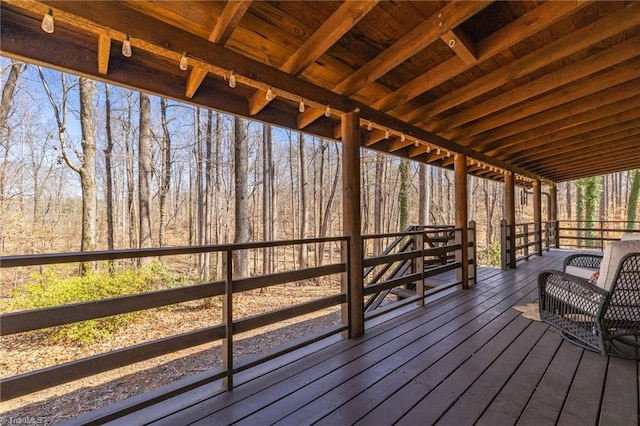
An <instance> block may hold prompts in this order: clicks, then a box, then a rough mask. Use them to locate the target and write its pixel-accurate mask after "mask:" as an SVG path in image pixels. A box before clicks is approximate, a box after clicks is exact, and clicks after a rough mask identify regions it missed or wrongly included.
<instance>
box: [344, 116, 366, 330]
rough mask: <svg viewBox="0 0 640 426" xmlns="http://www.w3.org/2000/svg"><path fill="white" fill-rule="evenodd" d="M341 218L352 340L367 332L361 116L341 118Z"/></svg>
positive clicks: (347, 318) (345, 317) (346, 314)
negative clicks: (347, 240) (345, 238)
mask: <svg viewBox="0 0 640 426" xmlns="http://www.w3.org/2000/svg"><path fill="white" fill-rule="evenodd" d="M342 217H343V223H344V233H345V235H346V236H348V237H350V238H351V242H350V244H349V259H350V264H349V271H348V272H347V275H348V279H347V282H345V280H344V279H343V282H342V290H343V291H344V292H347V293H348V294H349V300H348V301H347V303H348V305H349V308H348V309H347V310H346V311H345V310H343V321H344V320H347V321H348V324H349V337H358V336H361V335H362V334H363V333H364V312H363V299H362V287H363V285H364V284H363V282H364V278H363V274H364V269H363V260H362V256H363V255H362V227H361V218H360V114H359V113H358V112H349V113H346V114H343V115H342Z"/></svg>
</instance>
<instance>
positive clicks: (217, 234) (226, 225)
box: [0, 58, 640, 297]
mask: <svg viewBox="0 0 640 426" xmlns="http://www.w3.org/2000/svg"><path fill="white" fill-rule="evenodd" d="M0 69H1V72H2V99H1V102H2V104H1V110H0V130H1V132H2V143H1V147H0V216H1V217H2V218H3V219H2V223H0V247H1V249H0V251H1V253H2V254H3V255H10V254H31V253H49V252H73V251H88V250H105V249H118V248H137V247H140V248H142V247H165V246H181V245H201V244H224V243H231V242H241V241H275V240H282V239H297V238H308V237H324V236H338V235H341V222H340V221H341V214H342V213H341V212H342V207H341V197H340V194H341V164H340V162H341V155H340V152H341V146H340V144H339V142H336V141H333V140H327V139H320V138H317V137H314V136H311V135H306V134H302V133H298V132H294V131H291V130H286V129H280V128H275V127H272V126H270V125H264V124H262V123H259V122H255V121H251V120H247V119H241V118H237V117H233V116H230V115H227V114H223V113H220V112H217V111H211V110H205V109H202V108H199V107H196V106H193V105H188V104H185V103H181V102H176V101H173V100H168V99H163V98H159V97H156V96H151V95H147V94H143V93H140V92H137V91H133V90H130V89H126V88H121V87H116V86H110V85H107V84H104V83H100V82H95V81H92V80H90V79H87V78H82V77H80V78H79V77H76V76H72V75H68V74H64V73H60V72H58V71H53V70H48V69H44V68H40V67H37V66H34V65H27V64H23V63H18V62H13V61H9V60H8V59H5V58H2V60H1V62H0ZM361 182H362V219H363V224H362V226H363V229H362V231H363V234H380V233H388V232H398V231H400V230H402V229H404V228H405V227H406V226H407V225H411V224H422V225H444V224H452V223H453V217H454V211H453V208H452V206H453V174H452V172H450V171H448V170H445V169H441V168H436V167H431V166H428V165H425V164H419V163H416V162H412V161H409V160H406V159H400V158H396V157H393V156H390V155H385V154H381V153H378V152H375V151H371V150H367V149H362V167H361ZM469 185H470V186H469V194H470V206H469V215H470V219H471V220H474V221H476V222H477V224H478V241H477V244H478V252H479V256H480V263H481V264H489V265H496V264H497V259H496V258H495V253H496V250H497V249H496V246H497V244H498V243H499V225H498V224H499V221H500V219H501V217H502V199H503V190H502V186H503V185H502V183H501V182H495V181H491V180H486V179H479V178H476V177H469ZM639 186H640V173H639V172H638V171H626V172H620V173H614V174H610V175H607V176H599V177H591V178H586V179H582V180H580V181H575V182H563V183H560V184H559V186H558V194H559V197H558V198H559V199H558V202H559V219H561V220H562V219H564V220H600V219H608V220H636V214H637V206H638V195H637V194H638V187H639ZM547 190H548V189H545V188H543V191H547ZM516 196H517V198H516V199H517V200H519V201H520V202H519V203H518V206H517V222H526V221H531V218H532V211H531V210H532V206H531V204H532V202H529V198H530V196H528V195H527V190H526V189H525V188H518V189H517V194H516ZM546 212H547V206H546V204H544V203H543V219H546V218H547V217H548V216H547V213H546ZM379 249H380V248H376V250H379ZM492 253H493V254H492ZM313 254H314V255H315V256H316V257H317V256H318V251H315V252H314V253H313ZM318 260H319V259H317V258H316V259H315V260H314V263H316V264H317V262H318ZM280 261H284V260H282V259H280ZM292 261H293V262H295V263H296V264H298V265H304V264H306V262H307V261H308V260H307V253H302V252H301V253H298V254H296V255H295V256H294V259H293V260H292ZM321 261H322V260H321V259H320V262H321ZM278 262H279V260H278V259H277V256H275V255H274V256H271V257H270V259H268V260H267V259H266V258H264V257H263V258H262V259H259V258H258V256H253V259H251V261H249V260H248V261H247V265H246V266H245V269H246V270H245V271H244V272H243V273H244V274H248V273H251V272H250V271H263V270H264V271H266V270H273V269H274V268H275V269H277V267H278V266H277V263H278ZM221 267H222V265H221V262H220V261H218V259H208V258H206V257H205V258H202V257H198V258H194V259H193V265H190V269H189V271H190V273H191V274H195V275H197V276H198V277H199V278H200V279H207V278H208V277H210V276H220V274H221ZM4 291H6V289H4V290H3V293H4ZM4 296H5V297H6V293H5V294H4Z"/></svg>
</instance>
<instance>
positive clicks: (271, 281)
mask: <svg viewBox="0 0 640 426" xmlns="http://www.w3.org/2000/svg"><path fill="white" fill-rule="evenodd" d="M346 270H347V265H346V264H344V263H336V264H333V265H325V266H318V267H314V268H305V269H299V270H295V271H288V272H280V273H277V274H270V275H261V276H259V277H251V278H241V279H237V280H234V281H233V292H234V293H239V292H243V291H249V290H256V289H259V288H265V287H270V286H274V285H278V284H284V283H292V282H296V281H302V280H309V279H312V278H316V277H322V276H326V275H332V274H339V273H341V272H345V271H346Z"/></svg>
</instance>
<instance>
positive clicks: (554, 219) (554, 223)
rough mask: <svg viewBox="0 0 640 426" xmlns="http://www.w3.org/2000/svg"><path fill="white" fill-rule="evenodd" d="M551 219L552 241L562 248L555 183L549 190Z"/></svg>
mask: <svg viewBox="0 0 640 426" xmlns="http://www.w3.org/2000/svg"><path fill="white" fill-rule="evenodd" d="M549 220H550V221H551V227H550V231H549V232H551V235H552V236H553V238H552V243H553V245H554V246H555V247H556V248H560V233H559V230H558V228H559V226H558V188H556V185H555V183H554V184H553V185H551V189H550V190H549Z"/></svg>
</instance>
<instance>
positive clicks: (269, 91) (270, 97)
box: [266, 86, 273, 101]
mask: <svg viewBox="0 0 640 426" xmlns="http://www.w3.org/2000/svg"><path fill="white" fill-rule="evenodd" d="M266 98H267V100H268V101H272V100H273V90H271V86H269V88H268V89H267V95H266Z"/></svg>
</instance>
